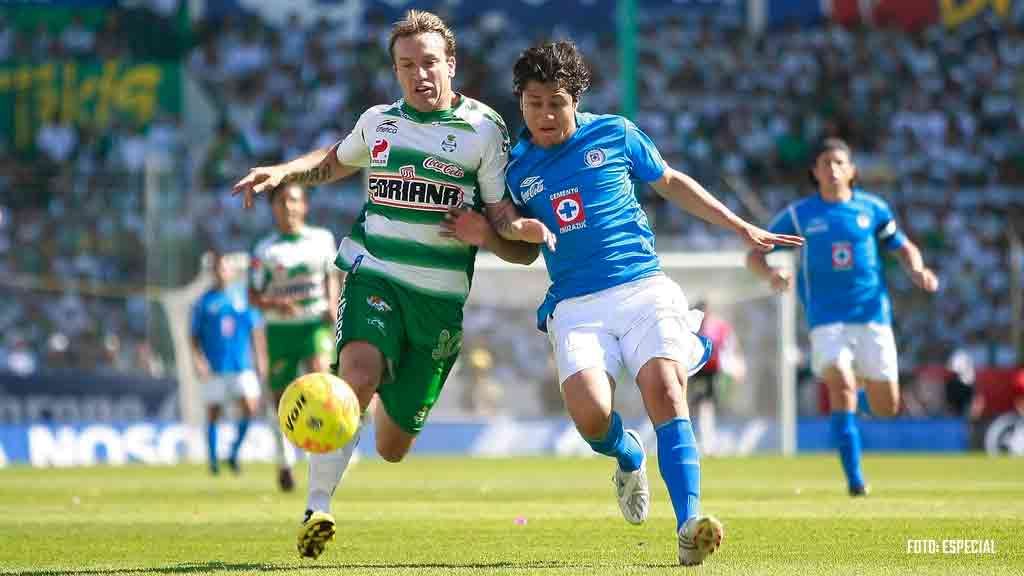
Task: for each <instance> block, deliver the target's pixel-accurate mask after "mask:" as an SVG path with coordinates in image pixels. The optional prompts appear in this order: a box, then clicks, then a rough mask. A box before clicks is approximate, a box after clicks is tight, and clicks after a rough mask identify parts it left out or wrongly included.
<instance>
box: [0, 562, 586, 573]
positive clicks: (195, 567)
mask: <svg viewBox="0 0 1024 576" xmlns="http://www.w3.org/2000/svg"><path fill="white" fill-rule="evenodd" d="M565 568H580V569H588V568H594V566H586V565H581V564H575V563H572V562H557V561H552V560H533V561H527V562H378V563H373V562H354V563H337V564H333V563H332V564H305V563H303V564H294V565H288V566H277V565H274V564H257V563H234V562H184V563H181V564H175V565H173V566H156V567H152V568H82V569H68V570H61V569H56V568H55V569H45V570H22V571H15V572H7V571H0V576H58V575H59V576H105V575H111V576H115V575H120V574H205V573H209V572H253V571H258V572H299V571H306V570H332V569H333V570H341V569H363V570H417V569H423V570H437V569H449V570H453V571H463V570H465V571H476V570H508V569H517V570H524V569H527V570H543V569H565Z"/></svg>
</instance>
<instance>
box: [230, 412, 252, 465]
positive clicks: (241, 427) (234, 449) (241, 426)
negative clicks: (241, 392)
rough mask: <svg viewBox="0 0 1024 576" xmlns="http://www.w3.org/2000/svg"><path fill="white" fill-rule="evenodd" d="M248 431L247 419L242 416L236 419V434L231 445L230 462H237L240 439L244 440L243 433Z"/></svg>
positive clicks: (240, 444)
mask: <svg viewBox="0 0 1024 576" xmlns="http://www.w3.org/2000/svg"><path fill="white" fill-rule="evenodd" d="M248 431H249V419H248V418H242V419H241V420H239V421H238V434H237V435H236V436H235V442H234V444H232V445H231V462H234V463H236V464H237V463H238V450H239V449H240V448H241V447H242V440H245V433H246V432H248Z"/></svg>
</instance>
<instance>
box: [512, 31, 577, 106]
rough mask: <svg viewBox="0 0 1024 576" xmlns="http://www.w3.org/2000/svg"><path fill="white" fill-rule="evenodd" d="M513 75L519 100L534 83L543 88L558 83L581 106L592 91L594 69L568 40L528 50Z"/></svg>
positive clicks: (520, 59)
mask: <svg viewBox="0 0 1024 576" xmlns="http://www.w3.org/2000/svg"><path fill="white" fill-rule="evenodd" d="M512 74H513V77H514V79H513V82H514V83H515V88H514V92H515V95H516V97H517V98H518V97H520V96H522V95H523V90H524V89H525V88H526V84H527V83H529V82H530V81H531V80H532V81H536V82H540V83H541V84H547V83H548V82H555V83H556V84H557V85H558V87H559V88H564V89H565V91H566V92H568V93H569V95H570V96H572V99H573V100H575V101H577V102H579V100H580V96H582V95H583V93H584V92H586V91H587V89H588V88H590V68H588V67H587V63H586V62H584V61H583V55H582V54H580V51H579V50H577V49H576V45H575V44H573V43H572V42H570V41H568V40H560V41H558V42H548V43H547V44H539V45H537V46H533V47H531V48H528V49H527V50H526V51H525V52H523V53H522V55H520V56H519V60H517V61H516V65H515V67H514V68H513V69H512Z"/></svg>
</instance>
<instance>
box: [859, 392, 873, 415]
mask: <svg viewBox="0 0 1024 576" xmlns="http://www.w3.org/2000/svg"><path fill="white" fill-rule="evenodd" d="M857 413H858V414H864V415H865V416H874V415H875V414H874V412H872V411H871V402H869V401H868V391H867V390H865V389H863V388H861V389H860V390H857Z"/></svg>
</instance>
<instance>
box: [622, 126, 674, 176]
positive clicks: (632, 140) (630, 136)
mask: <svg viewBox="0 0 1024 576" xmlns="http://www.w3.org/2000/svg"><path fill="white" fill-rule="evenodd" d="M623 121H624V122H625V124H626V142H625V144H626V158H628V159H629V163H630V171H631V172H632V173H633V176H635V177H636V178H639V179H641V180H643V181H644V182H653V181H655V180H657V179H658V178H661V175H662V174H663V173H664V172H665V161H664V160H662V158H661V152H658V147H657V146H655V145H654V142H652V141H651V139H650V138H649V137H648V136H647V134H644V132H643V130H640V129H639V128H637V126H636V124H633V123H632V122H630V121H629V120H627V119H623Z"/></svg>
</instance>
